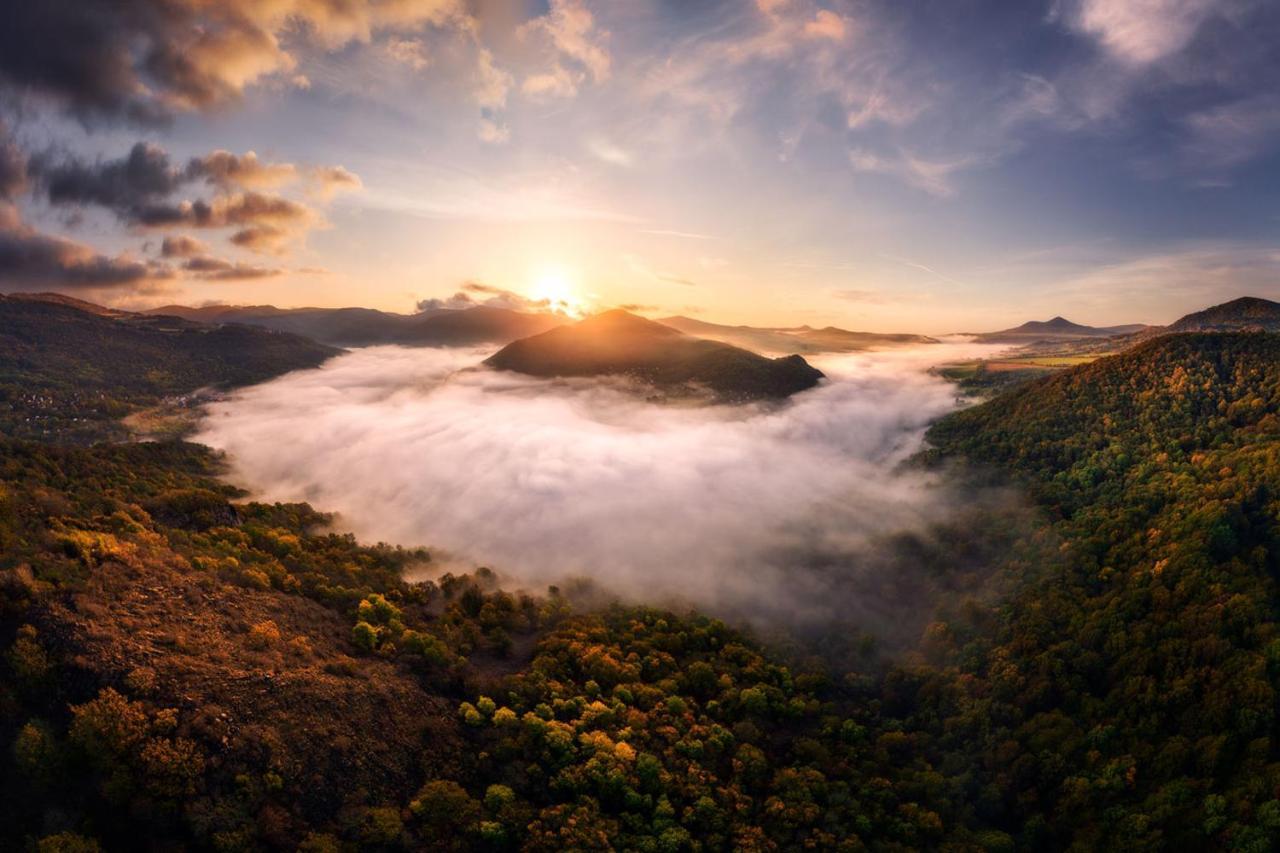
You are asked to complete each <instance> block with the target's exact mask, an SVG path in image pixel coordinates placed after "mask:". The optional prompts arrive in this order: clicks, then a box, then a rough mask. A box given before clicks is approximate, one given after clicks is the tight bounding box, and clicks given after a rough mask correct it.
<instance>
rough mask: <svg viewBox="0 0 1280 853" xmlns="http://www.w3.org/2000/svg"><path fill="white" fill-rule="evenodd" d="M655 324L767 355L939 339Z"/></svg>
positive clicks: (687, 320) (669, 321) (687, 322)
mask: <svg viewBox="0 0 1280 853" xmlns="http://www.w3.org/2000/svg"><path fill="white" fill-rule="evenodd" d="M656 322H658V323H661V324H662V325H664V326H669V327H671V328H673V329H677V330H679V331H681V332H684V333H685V334H687V335H693V336H695V337H699V338H706V339H708V340H713V341H721V342H723V343H728V344H733V345H734V346H739V347H744V348H746V349H751V350H765V351H768V352H784V353H801V354H812V353H821V352H858V351H861V350H868V349H876V348H880V347H893V346H913V345H916V344H936V343H938V341H937V339H936V338H931V337H928V336H926V335H913V334H884V333H880V332H851V331H849V330H847V329H841V328H837V327H836V326H827V327H825V328H822V329H814V328H811V327H809V326H796V327H791V328H778V327H758V326H726V325H722V324H720V323H709V322H707V321H705V320H695V319H693V318H692V317H682V316H676V317H663V318H661V319H659V320H657V321H656Z"/></svg>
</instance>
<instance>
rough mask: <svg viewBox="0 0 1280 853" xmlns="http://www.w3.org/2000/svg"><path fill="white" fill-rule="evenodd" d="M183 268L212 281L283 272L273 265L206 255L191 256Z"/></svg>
mask: <svg viewBox="0 0 1280 853" xmlns="http://www.w3.org/2000/svg"><path fill="white" fill-rule="evenodd" d="M182 268H183V269H184V270H186V271H187V272H189V273H192V274H193V275H194V276H195V277H196V278H202V279H208V280H212V281H245V280H249V279H256V278H271V277H272V276H277V275H280V274H281V272H283V271H282V270H278V269H273V268H271V267H259V266H254V265H252V264H242V263H233V262H231V261H226V260H223V259H222V258H212V257H208V256H205V255H202V256H198V257H194V258H191V259H190V260H188V261H187V262H186V263H184V264H183V265H182Z"/></svg>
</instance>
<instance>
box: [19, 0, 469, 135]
mask: <svg viewBox="0 0 1280 853" xmlns="http://www.w3.org/2000/svg"><path fill="white" fill-rule="evenodd" d="M469 20H470V19H469V17H468V16H467V14H466V13H465V11H464V9H463V8H462V4H461V3H460V2H459V0H397V2H379V0H349V2H342V3H334V2H331V1H330V0H277V2H271V3H262V2H258V0H225V2H219V3H208V2H204V0H112V2H108V3H93V4H88V5H86V4H84V3H81V2H78V0H41V2H39V3H18V4H16V5H14V7H13V8H11V9H7V10H6V15H5V26H4V27H3V28H0V80H3V81H4V82H5V83H7V84H8V85H9V87H10V88H12V89H15V90H17V91H19V92H21V93H24V94H33V95H37V96H41V97H45V98H48V99H51V100H54V101H56V102H58V103H61V104H62V105H64V106H66V107H67V108H68V109H70V110H71V111H72V112H73V113H75V114H76V115H78V116H80V117H82V118H84V119H97V118H125V119H128V120H132V121H140V122H157V121H162V120H164V119H165V118H167V117H168V116H170V115H172V114H173V113H174V112H183V111H191V110H207V109H211V108H214V107H217V106H220V105H223V104H226V103H228V102H231V101H234V100H236V99H237V98H239V97H240V96H241V95H242V93H243V92H244V90H245V89H246V88H247V87H249V86H252V85H254V84H255V83H258V82H260V81H262V80H264V79H268V78H271V77H273V76H293V75H294V70H295V67H296V65H297V60H296V57H295V55H294V53H293V52H292V48H291V47H287V46H286V44H285V42H286V41H289V42H302V43H312V44H316V45H319V46H320V47H321V48H322V49H326V50H335V49H337V48H339V47H342V46H343V45H346V44H348V43H350V42H353V41H356V42H369V41H370V40H371V39H372V37H373V34H374V33H375V32H379V31H392V32H394V31H404V30H411V29H416V28H418V27H421V26H422V25H424V24H433V25H452V26H455V27H458V28H466V27H468V26H470V24H469Z"/></svg>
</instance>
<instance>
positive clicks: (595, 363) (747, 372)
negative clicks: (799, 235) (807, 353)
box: [485, 309, 823, 402]
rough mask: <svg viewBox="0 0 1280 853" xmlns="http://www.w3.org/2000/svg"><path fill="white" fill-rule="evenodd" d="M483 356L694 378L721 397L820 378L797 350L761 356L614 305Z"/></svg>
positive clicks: (533, 367) (765, 395)
mask: <svg viewBox="0 0 1280 853" xmlns="http://www.w3.org/2000/svg"><path fill="white" fill-rule="evenodd" d="M485 364H487V365H489V366H490V367H494V368H497V369H499V370H511V371H515V372H518V373H525V374H528V375H530V376H541V377H558V376H605V375H619V376H629V377H632V378H635V379H640V380H642V381H645V382H648V383H651V384H653V385H655V386H659V387H665V388H671V387H674V386H700V387H705V388H707V389H709V390H710V391H711V392H712V394H713V395H714V396H715V398H716V399H717V400H719V401H722V402H746V401H750V400H763V399H781V398H785V397H788V396H790V395H792V394H795V393H797V392H799V391H804V390H805V389H808V388H812V387H813V386H815V385H817V384H818V382H819V380H821V379H822V378H823V374H822V372H821V371H819V370H817V369H816V368H814V367H812V366H810V365H809V363H808V362H806V361H805V360H804V359H803V358H801V357H800V356H798V355H789V356H784V357H782V358H766V357H765V356H762V355H758V354H756V353H754V352H750V351H748V350H745V349H742V348H740V347H736V346H733V345H731V344H727V343H724V342H722V341H712V340H705V339H702V338H695V337H690V336H689V335H686V334H684V333H683V332H681V331H679V330H677V329H673V328H671V327H669V326H665V325H663V324H661V323H657V322H655V321H653V320H646V319H644V318H643V317H637V316H636V315H634V314H630V313H628V312H626V311H623V310H621V309H617V310H613V311H606V312H604V313H603V314H597V315H595V316H593V317H589V318H587V319H585V320H582V321H581V322H578V323H575V324H573V325H571V326H562V327H560V328H557V329H552V330H550V331H548V332H543V333H542V334H539V335H534V336H533V337H529V338H524V339H522V340H519V341H515V342H514V343H511V344H508V345H507V346H506V347H504V348H503V349H502V350H500V351H499V352H497V353H496V354H494V355H493V356H491V357H490V358H489V359H487V360H486V361H485Z"/></svg>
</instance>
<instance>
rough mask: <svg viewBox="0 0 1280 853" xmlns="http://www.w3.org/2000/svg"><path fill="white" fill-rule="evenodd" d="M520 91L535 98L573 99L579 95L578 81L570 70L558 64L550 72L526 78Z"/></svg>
mask: <svg viewBox="0 0 1280 853" xmlns="http://www.w3.org/2000/svg"><path fill="white" fill-rule="evenodd" d="M520 90H521V91H522V92H524V93H525V94H526V95H529V96H531V97H533V98H572V97H573V96H574V95H576V94H578V80H577V78H576V77H575V76H574V75H573V74H572V73H571V72H570V71H569V69H567V68H565V67H564V66H563V65H560V64H556V65H554V66H552V68H551V70H550V71H546V72H543V73H541V74H530V75H529V76H528V77H526V78H524V82H523V83H521V84H520Z"/></svg>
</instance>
